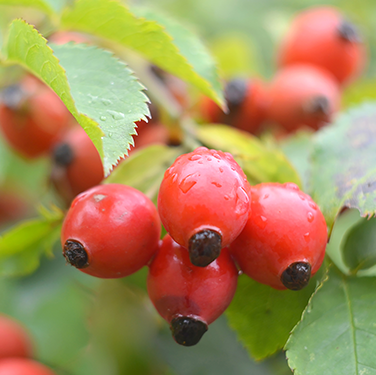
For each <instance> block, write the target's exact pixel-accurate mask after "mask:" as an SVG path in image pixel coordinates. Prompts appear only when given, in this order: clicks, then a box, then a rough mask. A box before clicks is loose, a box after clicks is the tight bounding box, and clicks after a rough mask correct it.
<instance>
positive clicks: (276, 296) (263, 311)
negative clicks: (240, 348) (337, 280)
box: [226, 274, 322, 360]
mask: <svg viewBox="0 0 376 375" xmlns="http://www.w3.org/2000/svg"><path fill="white" fill-rule="evenodd" d="M321 279H322V275H321V274H320V277H315V278H314V279H312V280H311V281H310V283H309V285H308V286H307V287H306V288H304V289H303V290H301V291H298V292H296V291H291V290H282V291H281V290H275V289H273V288H271V287H269V286H267V285H263V284H260V283H257V282H256V281H254V280H252V279H250V278H249V277H248V276H246V275H244V276H241V277H239V283H238V287H237V290H236V295H235V298H234V300H233V302H232V303H231V305H230V307H229V308H228V309H227V311H226V315H227V317H228V319H229V324H230V326H231V327H232V328H233V329H235V330H236V332H237V334H238V337H239V339H240V340H241V342H242V343H243V345H244V346H245V347H246V348H247V349H248V351H249V353H250V355H251V356H252V357H253V358H255V359H256V360H262V359H265V358H266V357H269V356H270V355H272V354H274V353H275V352H276V351H278V350H280V349H282V348H283V346H284V345H285V343H286V341H287V339H288V337H289V335H290V332H291V330H292V328H293V327H294V326H295V324H296V323H297V322H298V321H299V320H300V317H301V315H302V312H303V310H304V308H305V307H306V305H307V302H308V300H309V298H310V296H311V295H312V293H313V292H314V290H315V288H316V287H317V285H318V284H319V282H320V280H321ZM316 283H317V285H316Z"/></svg>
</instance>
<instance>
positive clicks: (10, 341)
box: [0, 314, 33, 361]
mask: <svg viewBox="0 0 376 375" xmlns="http://www.w3.org/2000/svg"><path fill="white" fill-rule="evenodd" d="M32 352H33V345H32V341H31V338H30V335H29V333H28V332H27V331H26V329H25V328H24V327H23V326H22V325H21V324H20V323H19V322H17V321H16V320H14V319H12V318H11V317H9V316H6V315H3V314H0V361H1V360H3V359H4V358H11V357H31V356H32Z"/></svg>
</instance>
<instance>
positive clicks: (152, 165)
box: [105, 145, 181, 202]
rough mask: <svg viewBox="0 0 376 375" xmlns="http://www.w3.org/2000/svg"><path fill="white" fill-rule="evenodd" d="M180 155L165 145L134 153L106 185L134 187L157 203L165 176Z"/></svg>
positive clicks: (179, 152) (110, 177) (179, 151)
mask: <svg viewBox="0 0 376 375" xmlns="http://www.w3.org/2000/svg"><path fill="white" fill-rule="evenodd" d="M179 154H181V150H180V149H179V148H176V147H167V146H163V145H152V146H149V147H147V148H144V149H141V150H137V151H134V152H133V153H132V154H131V155H130V156H129V157H128V158H126V159H125V160H124V161H123V162H121V163H120V165H119V166H118V167H117V168H115V170H114V171H113V172H112V173H111V175H110V176H109V177H108V178H107V179H106V180H105V183H117V184H124V185H129V186H132V187H134V188H135V189H138V190H140V191H142V192H143V193H144V194H146V195H147V196H148V197H149V198H150V199H152V200H153V201H154V202H156V199H157V196H158V191H159V186H160V184H161V182H162V179H163V175H164V173H165V171H166V169H167V168H168V167H169V166H170V165H171V164H172V163H173V162H174V161H175V159H176V158H177V157H178V155H179Z"/></svg>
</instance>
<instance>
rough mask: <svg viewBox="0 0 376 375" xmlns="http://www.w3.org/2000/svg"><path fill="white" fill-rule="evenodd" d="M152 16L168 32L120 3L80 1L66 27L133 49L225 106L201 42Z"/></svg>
mask: <svg viewBox="0 0 376 375" xmlns="http://www.w3.org/2000/svg"><path fill="white" fill-rule="evenodd" d="M150 16H152V17H153V18H156V19H157V20H159V19H161V20H162V22H163V23H165V24H166V25H165V26H166V31H167V32H166V31H165V29H164V28H163V27H162V26H161V25H159V24H158V23H156V22H154V21H149V20H147V19H144V18H138V17H136V16H135V15H134V14H132V13H131V12H130V11H129V9H127V8H126V7H125V6H124V5H122V4H121V3H120V2H118V1H110V0H78V1H76V2H75V4H74V6H73V7H71V8H69V9H67V10H66V11H65V12H64V14H63V17H62V26H63V27H64V28H66V29H72V30H77V31H83V32H87V33H89V34H93V35H96V36H98V37H101V38H105V39H107V40H110V41H112V42H116V43H119V44H121V45H123V46H126V47H129V48H131V49H133V50H135V51H136V52H139V53H140V54H142V55H143V56H144V57H145V58H147V59H148V60H149V61H150V62H152V63H153V64H155V65H157V66H159V67H160V68H162V69H164V70H166V71H167V72H170V73H172V74H174V75H176V76H177V77H179V78H181V79H183V80H184V81H186V82H189V83H191V84H193V85H195V86H196V87H197V88H199V89H200V90H201V91H202V92H203V93H205V94H206V95H208V96H209V97H211V98H213V99H214V100H215V101H216V102H217V103H218V104H220V105H224V99H223V95H222V91H221V87H220V84H219V81H218V76H217V72H216V66H215V64H214V61H213V60H212V58H211V57H210V56H209V54H208V53H207V52H206V50H205V49H204V47H203V46H202V44H201V42H200V41H199V40H198V39H197V38H196V37H194V36H193V34H191V33H187V32H186V30H185V29H184V28H182V27H181V25H179V24H177V23H176V22H174V21H171V20H169V19H167V18H165V17H162V16H159V15H157V14H156V13H153V14H150ZM99 20H100V21H99ZM169 32H171V35H170V34H169ZM172 36H173V37H175V38H176V39H175V40H173V39H172ZM192 49H193V50H192Z"/></svg>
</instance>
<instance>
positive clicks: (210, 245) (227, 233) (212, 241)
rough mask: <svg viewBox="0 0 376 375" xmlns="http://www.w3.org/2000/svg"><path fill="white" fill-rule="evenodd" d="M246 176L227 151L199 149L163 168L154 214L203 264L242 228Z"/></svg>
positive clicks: (246, 208)
mask: <svg viewBox="0 0 376 375" xmlns="http://www.w3.org/2000/svg"><path fill="white" fill-rule="evenodd" d="M249 188H250V187H249V184H248V182H247V178H246V176H245V174H244V173H243V171H242V170H241V168H240V167H239V165H238V164H237V163H236V161H235V160H234V158H233V157H232V155H231V154H229V153H224V152H222V151H216V150H208V149H207V148H206V147H199V148H197V149H196V150H195V151H193V152H191V153H189V154H184V155H181V156H179V157H178V158H177V159H176V160H175V162H174V163H173V164H172V166H171V167H170V168H168V169H167V171H166V173H165V175H164V178H163V181H162V183H161V187H160V190H159V196H158V210H159V214H160V217H161V220H162V223H163V225H164V226H165V228H166V230H167V232H168V233H169V234H170V235H171V237H172V238H173V239H174V240H175V241H176V242H177V243H179V244H180V245H181V246H183V247H185V248H188V249H189V253H190V258H191V262H192V263H193V264H194V265H196V266H200V267H205V266H207V265H208V264H209V263H210V262H212V261H213V260H214V259H215V258H216V257H218V255H219V252H220V250H221V248H223V247H226V246H228V245H229V244H230V243H231V242H232V241H233V240H234V239H235V238H236V237H237V236H238V235H239V233H240V232H241V230H242V229H243V227H244V225H245V223H246V221H247V218H248V213H249V198H248V193H249Z"/></svg>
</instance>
